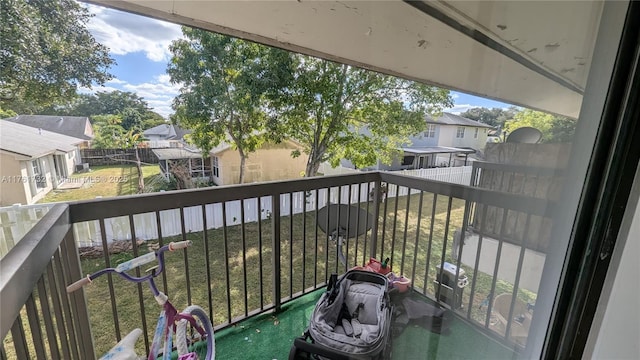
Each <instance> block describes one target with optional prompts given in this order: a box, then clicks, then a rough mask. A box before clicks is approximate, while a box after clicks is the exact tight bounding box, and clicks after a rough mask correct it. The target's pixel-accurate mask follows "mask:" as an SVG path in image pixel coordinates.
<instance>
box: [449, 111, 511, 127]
mask: <svg viewBox="0 0 640 360" xmlns="http://www.w3.org/2000/svg"><path fill="white" fill-rule="evenodd" d="M517 112H518V109H517V108H516V107H514V106H512V107H510V108H508V109H506V110H505V109H500V108H493V109H488V108H485V107H476V108H471V109H469V110H467V111H465V112H463V113H461V114H460V116H462V117H465V118H467V119H471V120H475V121H479V122H481V123H484V124H487V125H490V126H493V127H495V128H502V127H503V126H504V123H505V122H506V121H508V120H511V119H513V116H514V115H515V114H516V113H517Z"/></svg>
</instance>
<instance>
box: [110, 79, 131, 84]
mask: <svg viewBox="0 0 640 360" xmlns="http://www.w3.org/2000/svg"><path fill="white" fill-rule="evenodd" d="M126 83H127V82H126V81H124V80H120V79H111V80H109V81H107V84H126Z"/></svg>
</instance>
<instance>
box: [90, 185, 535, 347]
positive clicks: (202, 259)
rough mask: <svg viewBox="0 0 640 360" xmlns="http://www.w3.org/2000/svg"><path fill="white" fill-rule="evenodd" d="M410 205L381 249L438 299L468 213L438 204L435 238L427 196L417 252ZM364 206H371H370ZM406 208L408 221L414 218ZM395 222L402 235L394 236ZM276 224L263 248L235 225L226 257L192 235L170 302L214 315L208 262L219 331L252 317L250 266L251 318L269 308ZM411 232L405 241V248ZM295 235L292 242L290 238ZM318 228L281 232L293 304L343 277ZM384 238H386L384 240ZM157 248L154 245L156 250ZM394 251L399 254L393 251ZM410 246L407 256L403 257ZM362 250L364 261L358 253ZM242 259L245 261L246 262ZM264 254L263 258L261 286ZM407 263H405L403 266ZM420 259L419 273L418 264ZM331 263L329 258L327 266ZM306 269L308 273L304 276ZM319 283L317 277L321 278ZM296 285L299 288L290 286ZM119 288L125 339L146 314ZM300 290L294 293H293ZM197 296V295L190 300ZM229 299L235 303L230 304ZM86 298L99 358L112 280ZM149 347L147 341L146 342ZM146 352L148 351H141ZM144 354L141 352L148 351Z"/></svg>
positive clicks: (300, 219)
mask: <svg viewBox="0 0 640 360" xmlns="http://www.w3.org/2000/svg"><path fill="white" fill-rule="evenodd" d="M407 199H409V197H405V198H399V199H398V210H397V212H396V210H395V209H396V207H395V205H396V200H395V199H389V200H388V202H387V204H386V205H387V212H386V223H385V225H384V232H383V222H382V220H383V219H384V218H385V215H384V204H382V205H381V210H380V212H381V214H380V220H381V221H380V225H379V232H380V235H379V239H378V245H379V247H378V250H377V253H378V254H380V250H381V249H383V248H384V257H387V256H391V254H393V257H392V267H393V270H394V271H395V272H398V273H399V272H400V271H401V270H402V272H403V273H404V274H405V275H406V276H408V277H413V284H414V286H415V288H416V289H420V290H422V289H425V288H426V292H427V294H430V295H431V296H434V289H433V280H434V279H435V273H436V268H435V267H436V265H439V264H440V262H441V256H442V249H443V245H444V244H446V254H445V261H449V262H452V258H451V257H450V249H451V245H452V237H453V231H454V230H455V229H456V228H458V227H460V226H461V225H462V217H463V213H464V201H462V200H459V199H453V200H452V202H451V204H449V200H448V198H446V197H438V198H437V199H436V207H435V214H434V215H433V219H434V221H433V233H432V234H431V218H432V214H431V212H432V208H433V207H432V204H433V202H432V200H433V195H427V194H425V197H424V201H423V205H422V216H421V221H420V232H419V234H418V247H417V251H416V249H415V242H416V230H417V221H418V208H419V195H413V196H411V197H410V200H409V206H408V207H407ZM361 206H363V207H365V206H366V203H363V204H362V205H361ZM449 206H450V207H451V213H450V218H449V228H448V234H447V239H446V242H445V241H444V240H445V239H444V235H445V227H446V222H447V209H448V208H449ZM407 208H408V212H409V215H408V217H407V216H406V214H407ZM394 222H395V232H394ZM271 223H272V222H271V220H263V221H262V223H261V228H262V229H261V230H262V240H263V243H262V246H260V245H259V244H258V239H259V235H258V224H257V223H247V224H245V226H244V229H242V227H241V226H229V227H228V228H227V230H226V238H227V241H226V246H227V250H226V252H225V240H224V239H225V232H224V231H223V229H213V230H208V231H207V233H206V235H207V238H208V242H209V251H208V253H207V252H206V251H205V247H204V243H205V242H204V233H202V232H193V233H189V234H186V236H185V238H187V239H191V240H193V242H194V246H193V247H192V248H190V249H188V250H187V251H186V254H185V253H171V254H167V257H166V261H167V269H166V278H167V284H168V288H167V290H168V295H169V297H170V299H171V301H172V302H173V303H174V305H176V307H177V308H182V307H185V306H186V305H187V304H188V303H189V299H188V298H189V295H190V297H191V299H190V300H191V301H190V302H191V303H195V304H199V305H201V306H203V307H204V308H205V309H206V310H207V311H208V310H209V309H210V307H209V287H208V286H207V283H208V282H207V270H206V269H207V263H206V259H208V260H209V267H210V270H209V273H210V276H211V281H210V282H209V284H210V289H211V294H212V304H211V305H212V307H211V309H212V312H213V322H214V325H220V324H225V323H228V322H229V320H230V319H234V318H236V317H242V316H244V315H245V301H244V299H245V281H244V277H245V274H244V273H243V263H246V268H247V274H246V278H247V281H246V298H247V304H246V307H247V310H248V311H249V312H251V311H253V310H255V309H259V308H260V306H261V303H262V304H263V305H264V306H267V305H268V304H270V303H272V280H271V274H272V244H271V243H272V234H271V233H272V230H271ZM405 226H406V234H407V237H406V241H405ZM303 228H304V231H305V232H306V240H305V241H303V239H304V238H305V237H304V236H303ZM243 230H244V237H245V245H244V247H246V252H244V251H243V243H242V231H243ZM291 230H293V233H292V234H293V236H291V234H290V232H291ZM315 234H316V227H315V213H314V212H308V213H307V214H306V220H305V217H304V216H303V215H302V214H299V215H294V216H293V217H292V218H291V217H282V218H281V232H280V239H281V243H280V247H281V248H280V251H281V271H280V279H281V292H282V296H284V297H286V296H289V295H290V294H296V293H297V292H300V291H302V290H303V286H302V278H303V276H304V279H305V285H304V287H305V288H309V287H312V286H314V285H315V284H319V285H322V284H323V283H324V281H325V279H326V276H328V275H329V274H330V273H331V272H334V271H335V270H336V268H338V270H339V271H342V270H343V269H344V268H343V267H342V266H341V265H337V264H339V263H338V262H337V259H336V255H335V245H333V244H332V243H329V244H327V240H326V236H325V235H324V233H323V232H322V231H320V230H318V243H317V246H316V240H315V239H316V237H315ZM383 234H384V236H383ZM430 234H431V238H432V242H431V249H430V252H431V253H430V257H429V265H428V266H429V271H428V275H427V278H426V279H425V276H424V274H425V269H426V267H427V253H428V251H429V237H430ZM370 236H371V234H370V232H369V234H367V237H368V240H367V243H366V246H367V250H366V253H365V252H364V250H365V249H364V246H365V242H364V237H363V236H360V237H359V239H358V243H357V246H356V242H355V240H354V239H351V240H350V241H349V244H348V254H349V264H350V266H354V265H362V264H363V263H364V262H365V261H366V260H367V259H368V252H369V249H368V246H369V245H370V243H371V241H370ZM163 240H164V243H167V242H169V241H172V240H175V241H179V240H182V238H181V237H173V238H165V239H163ZM153 242H154V241H152V243H153ZM392 245H393V252H392V251H391V250H392ZM303 247H304V248H305V251H304V253H305V254H306V255H305V256H304V257H303V256H302V255H301V254H302V253H303ZM403 247H404V257H403ZM356 249H357V259H356V258H355V256H356V251H355V250H356ZM146 251H148V250H147V249H146V246H145V245H143V247H142V248H140V251H139V254H142V253H144V252H146ZM243 253H244V254H245V258H244V259H243ZM291 253H292V254H293V264H292V268H293V274H292V276H291V274H290V265H289V264H290V261H289V259H290V254H291ZM260 255H261V256H262V281H260V272H259V269H260ZM132 257H133V253H125V254H118V255H112V256H111V257H110V261H111V265H112V266H115V265H116V264H118V263H119V262H122V261H126V260H129V259H131V258H132ZM403 258H404V259H405V260H404V263H403V262H402V259H403ZM414 258H415V267H414V265H413V263H414ZM225 259H228V267H229V279H228V280H229V284H230V286H229V289H228V290H227V286H226V281H227V278H226V272H225V269H226V263H225ZM325 259H328V261H327V266H325ZM185 262H188V269H189V271H188V277H189V282H190V283H191V287H190V288H189V289H188V288H187V286H186V279H187V273H186V272H185V271H184V270H183V269H185ZM303 264H304V267H305V272H304V274H303V272H302V268H303ZM82 266H83V270H84V272H85V273H90V272H93V271H95V270H98V269H100V268H103V267H105V261H104V259H102V258H100V259H85V260H83V261H82ZM463 268H464V269H465V270H466V272H467V275H468V276H469V278H470V279H469V280H470V282H471V280H472V275H473V269H471V268H469V267H466V266H463ZM314 277H315V278H314ZM290 280H292V284H291V282H290ZM491 280H492V277H491V276H490V275H486V274H478V276H477V278H476V293H475V296H474V304H473V307H472V310H473V311H472V318H473V319H474V320H477V321H479V322H482V323H483V322H484V320H485V316H486V309H484V310H480V309H479V305H480V303H481V302H482V301H483V300H484V299H485V298H486V296H487V295H488V294H489V292H490V289H491ZM113 283H114V289H115V294H116V304H117V314H118V318H119V325H120V328H121V331H122V334H123V335H124V334H126V333H127V332H128V331H130V330H132V329H133V328H134V327H139V326H141V325H140V324H141V321H142V318H141V310H140V306H139V305H138V296H139V293H138V289H137V286H135V285H133V284H130V283H128V282H126V281H123V280H120V279H116V278H114V281H113ZM261 284H262V296H260V286H261ZM291 285H293V286H291ZM158 286H159V287H160V288H161V289H162V288H163V281H162V278H158ZM511 291H512V286H511V284H509V283H507V282H504V281H498V282H497V284H496V292H495V293H496V294H500V293H502V292H511ZM189 292H190V294H189ZM469 293H470V285H469V287H468V288H467V289H466V291H465V292H464V296H463V302H464V303H465V308H464V309H463V310H464V311H465V313H464V314H465V315H466V309H467V307H468V302H469ZM227 296H228V297H229V298H230V299H231V301H230V302H229V303H228V302H227ZM518 296H519V297H520V298H522V299H523V300H525V301H528V300H532V297H533V296H534V294H531V293H526V292H523V291H520V292H518ZM142 297H143V299H144V304H145V313H146V322H147V326H148V329H149V332H152V329H153V327H154V326H155V321H156V317H157V313H158V312H159V308H158V306H157V304H156V303H155V301H154V300H153V298H152V297H151V295H150V292H149V290H148V289H147V288H146V286H145V287H143V288H142ZM87 299H88V303H89V309H90V316H91V323H92V330H93V335H94V337H95V339H96V342H95V343H96V347H97V349H98V353H103V352H104V351H105V350H107V349H108V348H110V347H111V346H112V345H113V343H114V342H115V337H114V321H113V315H112V309H111V304H110V300H109V292H108V286H107V279H106V278H104V279H99V280H97V281H95V282H94V284H92V286H90V287H88V288H87ZM140 343H142V341H141V342H140ZM140 345H141V344H140ZM141 349H142V347H141Z"/></svg>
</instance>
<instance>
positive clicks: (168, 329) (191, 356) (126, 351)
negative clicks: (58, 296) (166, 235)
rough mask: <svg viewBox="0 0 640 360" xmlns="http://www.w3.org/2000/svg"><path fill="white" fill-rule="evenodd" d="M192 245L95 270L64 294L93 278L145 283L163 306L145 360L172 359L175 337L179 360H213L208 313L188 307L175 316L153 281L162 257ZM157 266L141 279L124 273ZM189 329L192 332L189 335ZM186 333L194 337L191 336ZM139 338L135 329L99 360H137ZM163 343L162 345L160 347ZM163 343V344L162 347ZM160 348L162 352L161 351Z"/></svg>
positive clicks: (187, 243) (179, 244)
mask: <svg viewBox="0 0 640 360" xmlns="http://www.w3.org/2000/svg"><path fill="white" fill-rule="evenodd" d="M190 245H191V241H180V242H175V243H174V242H172V243H170V244H169V245H165V246H163V247H161V248H160V249H158V250H157V251H155V252H150V253H147V254H145V255H142V256H138V257H137V258H135V259H131V260H129V261H127V262H123V263H121V264H119V265H118V266H117V267H115V268H107V269H102V270H98V271H97V272H95V273H93V274H91V275H87V277H85V278H83V279H80V280H78V281H76V282H75V283H73V284H71V285H69V286H68V287H67V292H69V293H70V292H73V291H76V290H78V289H80V288H81V287H83V286H85V285H87V284H89V283H91V282H92V280H94V279H95V278H97V277H99V276H101V275H104V274H107V273H117V274H118V275H120V276H121V277H122V278H124V279H126V280H128V281H131V282H134V283H141V282H147V283H148V284H149V287H150V288H151V292H152V293H153V295H154V297H155V299H156V301H157V302H158V304H159V305H160V306H162V311H161V312H160V316H159V317H158V323H157V325H156V330H155V334H154V336H153V342H152V344H151V348H150V349H149V356H148V360H156V359H158V356H160V355H162V359H163V360H168V359H171V355H172V353H173V351H174V347H173V339H174V334H175V345H176V346H175V348H176V349H175V350H177V352H178V359H179V360H213V359H215V339H214V337H213V326H212V325H211V321H210V320H209V317H208V316H207V313H206V312H205V311H204V310H203V309H202V308H201V307H199V306H196V305H191V306H189V307H187V308H186V309H184V311H182V312H178V311H177V310H176V308H175V307H174V306H173V305H172V304H171V302H169V299H168V298H167V295H165V294H163V293H162V292H161V291H159V290H158V287H157V286H156V284H155V282H154V278H155V277H157V276H159V275H160V274H161V273H162V271H163V270H164V253H165V252H166V251H167V250H168V251H173V250H177V249H184V248H186V247H188V246H190ZM156 260H157V262H158V265H157V266H156V267H154V268H153V269H151V273H150V274H149V275H146V276H142V277H135V276H132V275H129V274H127V273H126V272H127V271H129V270H131V269H135V268H137V267H139V266H142V265H145V264H148V263H151V262H153V261H156ZM188 327H191V328H192V329H193V330H192V331H189V329H188ZM189 333H191V334H193V335H192V336H191V335H189ZM141 334H142V330H140V329H134V330H133V331H132V332H130V333H129V334H128V335H127V336H125V337H124V338H122V340H121V341H120V342H119V343H118V344H116V346H114V347H113V348H112V349H111V350H109V352H107V353H106V354H105V355H104V356H103V357H102V358H101V360H102V359H105V360H106V359H110V360H114V359H118V360H124V359H127V360H128V359H136V360H137V359H139V357H138V356H137V355H136V353H135V350H134V346H135V342H136V340H137V339H138V337H140V335H141ZM163 342H164V343H163ZM162 343H163V344H162ZM161 345H162V351H161Z"/></svg>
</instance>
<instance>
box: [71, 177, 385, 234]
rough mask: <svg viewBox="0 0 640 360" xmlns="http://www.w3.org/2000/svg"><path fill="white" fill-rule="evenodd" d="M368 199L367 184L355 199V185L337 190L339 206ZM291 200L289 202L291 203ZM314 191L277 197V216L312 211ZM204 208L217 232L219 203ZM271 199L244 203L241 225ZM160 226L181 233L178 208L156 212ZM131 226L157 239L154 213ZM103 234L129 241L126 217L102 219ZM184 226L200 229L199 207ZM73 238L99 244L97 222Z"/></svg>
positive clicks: (264, 212)
mask: <svg viewBox="0 0 640 360" xmlns="http://www.w3.org/2000/svg"><path fill="white" fill-rule="evenodd" d="M373 187H374V184H373V183H371V184H370V185H369V191H371V190H373ZM338 191H339V190H338V188H331V191H330V192H329V201H330V202H331V203H338V196H339V194H338ZM368 198H369V192H368V191H367V184H362V185H361V186H360V198H358V186H357V185H353V186H351V193H349V187H348V186H342V188H341V189H340V203H342V204H347V203H349V204H357V203H358V201H360V202H366V201H367V200H368ZM292 201H293V203H291V202H292ZM315 202H316V191H315V190H313V191H309V192H306V193H304V192H297V193H293V196H290V195H289V194H282V195H280V215H281V216H288V215H290V213H291V210H293V214H301V213H302V212H303V211H304V209H305V206H306V211H314V210H315V209H316V203H315ZM326 204H327V189H320V190H318V208H321V207H323V206H325V205H326ZM240 206H241V202H240V201H239V200H236V201H229V202H227V203H226V209H225V211H226V225H227V226H233V225H239V224H241V223H242V221H241V208H240ZM205 209H206V224H207V229H218V228H221V227H222V226H223V225H224V221H223V217H222V204H220V203H218V204H209V205H206V206H205ZM272 209H273V207H272V197H271V196H265V197H262V198H261V199H260V209H258V199H256V198H253V199H246V200H244V222H245V223H252V222H256V221H257V220H258V216H260V218H261V219H263V220H265V219H269V218H270V217H271V211H272ZM159 216H160V224H161V225H162V229H161V230H162V236H163V237H167V236H176V235H181V234H182V224H181V221H180V211H179V210H178V209H173V210H165V211H161V212H160V215H159ZM133 221H134V225H135V232H136V233H135V235H136V238H137V239H140V240H150V239H157V238H158V230H157V221H156V215H155V213H146V214H138V215H134V216H133ZM104 223H105V232H106V238H107V241H113V240H128V239H131V227H130V225H129V219H128V217H117V218H109V219H105V221H104ZM184 224H185V230H186V233H187V236H188V233H190V232H199V231H202V230H203V224H204V222H203V214H202V207H201V206H196V207H188V208H185V209H184ZM74 233H75V238H76V240H77V241H78V246H92V245H97V244H100V243H101V241H102V238H101V232H100V226H99V223H98V221H88V222H84V223H79V224H74Z"/></svg>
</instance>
